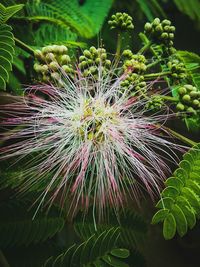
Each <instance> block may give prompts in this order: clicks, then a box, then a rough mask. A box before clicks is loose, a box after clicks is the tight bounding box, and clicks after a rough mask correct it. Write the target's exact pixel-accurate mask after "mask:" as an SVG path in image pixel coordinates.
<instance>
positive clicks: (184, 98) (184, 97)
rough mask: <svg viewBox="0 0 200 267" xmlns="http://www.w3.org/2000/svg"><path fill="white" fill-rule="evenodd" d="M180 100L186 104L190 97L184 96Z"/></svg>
mask: <svg viewBox="0 0 200 267" xmlns="http://www.w3.org/2000/svg"><path fill="white" fill-rule="evenodd" d="M182 100H183V101H184V102H186V103H188V102H190V100H191V97H190V96H189V95H184V96H183V98H182Z"/></svg>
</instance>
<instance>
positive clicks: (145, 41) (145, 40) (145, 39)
mask: <svg viewBox="0 0 200 267" xmlns="http://www.w3.org/2000/svg"><path fill="white" fill-rule="evenodd" d="M139 37H140V39H141V40H142V42H143V43H144V46H143V47H142V48H141V49H140V50H139V52H138V53H139V54H142V53H145V52H146V51H147V50H148V49H149V48H150V46H151V45H152V42H151V41H149V39H148V38H147V36H146V35H145V34H144V33H142V32H140V33H139Z"/></svg>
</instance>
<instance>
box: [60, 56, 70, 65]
mask: <svg viewBox="0 0 200 267" xmlns="http://www.w3.org/2000/svg"><path fill="white" fill-rule="evenodd" d="M70 61H71V59H70V57H69V56H68V55H63V56H61V64H62V65H65V64H68V63H69V62H70Z"/></svg>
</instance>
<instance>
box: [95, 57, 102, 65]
mask: <svg viewBox="0 0 200 267" xmlns="http://www.w3.org/2000/svg"><path fill="white" fill-rule="evenodd" d="M100 62H101V59H100V58H99V57H98V58H96V59H95V63H96V64H97V65H99V64H100Z"/></svg>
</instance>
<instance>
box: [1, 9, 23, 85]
mask: <svg viewBox="0 0 200 267" xmlns="http://www.w3.org/2000/svg"><path fill="white" fill-rule="evenodd" d="M22 7H23V5H14V6H10V7H7V8H6V7H4V6H3V5H2V4H0V90H5V89H6V83H7V82H8V81H9V72H10V71H11V70H12V62H13V55H14V44H15V42H14V36H13V34H12V27H10V26H9V25H7V24H6V22H7V20H8V19H9V18H11V17H12V16H13V15H14V14H15V13H17V12H18V11H19V10H20V9H22Z"/></svg>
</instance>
